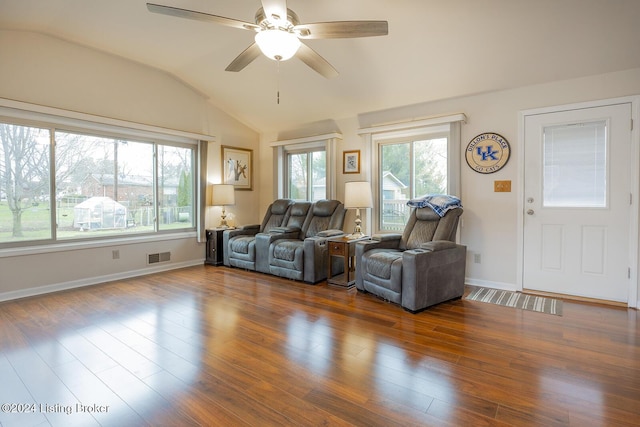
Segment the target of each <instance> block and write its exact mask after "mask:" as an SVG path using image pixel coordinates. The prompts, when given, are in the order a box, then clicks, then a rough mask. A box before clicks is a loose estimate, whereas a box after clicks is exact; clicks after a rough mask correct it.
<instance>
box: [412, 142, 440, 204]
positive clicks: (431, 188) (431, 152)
mask: <svg viewBox="0 0 640 427" xmlns="http://www.w3.org/2000/svg"><path fill="white" fill-rule="evenodd" d="M413 154H414V155H413V162H414V163H413V164H414V167H413V170H414V175H415V181H414V185H415V190H414V192H413V194H414V196H413V197H419V196H424V195H426V194H446V193H447V138H438V139H427V140H423V141H416V142H414V144H413Z"/></svg>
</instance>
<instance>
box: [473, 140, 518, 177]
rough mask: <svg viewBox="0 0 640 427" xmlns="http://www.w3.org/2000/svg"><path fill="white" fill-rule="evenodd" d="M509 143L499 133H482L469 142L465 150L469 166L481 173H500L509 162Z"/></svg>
mask: <svg viewBox="0 0 640 427" xmlns="http://www.w3.org/2000/svg"><path fill="white" fill-rule="evenodd" d="M510 154H511V148H510V147H509V141H507V140H506V139H505V138H504V137H503V136H502V135H499V134H497V133H491V132H486V133H481V134H480V135H478V136H476V137H475V138H473V139H472V140H471V141H469V144H468V145H467V149H466V150H465V157H466V159H467V164H468V165H469V167H470V168H471V169H473V170H474V171H476V172H479V173H494V172H498V171H499V170H500V169H502V168H503V167H504V165H506V164H507V162H508V161H509V155H510Z"/></svg>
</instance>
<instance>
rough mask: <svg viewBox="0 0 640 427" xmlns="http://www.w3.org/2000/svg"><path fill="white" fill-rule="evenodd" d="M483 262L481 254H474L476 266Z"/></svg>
mask: <svg viewBox="0 0 640 427" xmlns="http://www.w3.org/2000/svg"><path fill="white" fill-rule="evenodd" d="M481 261H482V258H481V257H480V254H473V262H474V263H476V264H480V262H481Z"/></svg>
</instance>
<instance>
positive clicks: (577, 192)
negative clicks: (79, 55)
mask: <svg viewBox="0 0 640 427" xmlns="http://www.w3.org/2000/svg"><path fill="white" fill-rule="evenodd" d="M606 130H607V128H606V122H605V121H604V120H603V121H597V122H591V123H578V124H571V125H559V126H549V127H545V128H544V131H543V132H544V135H543V139H544V142H543V149H544V156H543V158H544V164H543V205H544V206H546V207H606V206H607V137H606Z"/></svg>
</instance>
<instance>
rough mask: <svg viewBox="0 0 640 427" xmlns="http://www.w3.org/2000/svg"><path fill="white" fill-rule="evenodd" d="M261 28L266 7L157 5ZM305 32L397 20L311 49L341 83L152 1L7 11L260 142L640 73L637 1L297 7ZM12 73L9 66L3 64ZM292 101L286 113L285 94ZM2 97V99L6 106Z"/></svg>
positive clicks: (361, 2)
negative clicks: (442, 104) (142, 71)
mask: <svg viewBox="0 0 640 427" xmlns="http://www.w3.org/2000/svg"><path fill="white" fill-rule="evenodd" d="M153 2H154V3H159V4H163V5H168V6H175V7H180V8H185V9H192V10H197V11H201V12H206V13H211V14H215V15H221V16H225V17H229V18H234V19H239V20H243V21H249V22H253V17H254V15H255V12H256V10H257V9H258V8H259V7H260V1H259V0H218V1H216V0H153ZM287 5H288V7H289V8H290V9H292V10H293V11H295V12H296V13H297V14H298V16H299V18H300V21H301V23H309V22H323V21H336V20H387V21H388V22H389V35H388V36H384V37H371V38H363V39H331V40H307V41H306V43H307V44H308V45H309V46H310V47H312V48H313V49H314V50H316V51H317V52H318V53H319V54H321V55H322V56H323V57H324V58H325V59H326V60H328V61H329V62H330V63H331V64H332V65H333V66H334V67H335V68H336V69H337V70H338V71H339V72H340V75H339V76H338V77H337V78H334V79H330V80H327V79H325V78H323V77H321V76H320V75H318V74H317V73H316V72H314V71H313V70H311V69H310V68H308V67H307V66H306V65H304V64H303V63H302V62H301V61H299V60H297V59H295V58H294V59H292V60H290V61H286V62H283V63H282V64H281V65H280V71H279V75H278V71H277V70H278V67H277V63H276V62H275V61H271V60H269V59H267V58H265V57H263V56H261V57H260V58H258V59H257V60H256V61H254V62H253V63H251V64H249V65H248V66H247V67H246V68H245V69H244V70H243V71H241V72H239V73H231V72H226V71H224V69H225V68H226V66H227V65H228V64H229V63H230V62H231V61H232V60H233V59H234V58H235V57H236V56H237V55H238V54H239V53H240V52H241V51H242V50H244V49H245V48H246V47H247V46H249V45H250V44H251V43H252V42H253V36H254V33H252V32H250V31H243V30H239V29H236V28H231V27H224V26H221V25H217V24H213V23H206V22H200V21H193V20H188V19H181V18H175V17H169V16H165V15H159V14H155V13H150V12H149V11H148V10H147V8H146V1H145V0H0V28H4V29H24V30H32V31H38V32H42V33H46V34H50V35H54V36H57V37H60V38H62V39H65V40H68V41H72V42H76V43H79V44H82V45H86V46H90V47H94V48H96V49H99V50H102V51H106V52H109V53H112V54H115V55H119V56H122V57H125V58H129V59H132V60H134V61H137V62H139V63H143V64H147V65H149V66H152V67H156V68H159V69H161V70H165V71H166V72H169V73H171V74H172V75H174V76H176V77H177V78H179V79H181V80H183V81H184V82H186V83H187V84H188V85H190V86H192V87H194V88H195V89H197V90H198V91H200V92H202V93H203V94H206V95H207V96H208V97H209V99H210V102H211V103H213V104H214V105H216V106H218V107H220V108H222V109H223V110H225V111H226V112H228V113H229V114H231V115H232V116H235V117H237V118H238V119H239V120H241V121H242V122H244V123H246V124H247V125H248V126H250V127H252V128H253V129H255V130H257V131H260V132H268V131H279V130H287V129H292V128H296V127H300V126H302V125H305V124H311V123H315V122H321V121H325V120H329V119H342V118H347V117H354V116H357V115H358V114H360V113H365V112H370V111H377V110H381V109H387V108H393V107H398V106H403V105H410V104H415V103H421V102H427V101H432V100H438V99H445V98H451V97H456V96H462V95H468V94H473V93H482V92H487V91H493V90H499V89H506V88H514V87H519V86H525V85H531V84H536V83H543V82H547V81H553V80H562V79H568V78H574V77H580V76H586V75H592V74H600V73H605V72H611V71H617V70H623V69H630V68H640V52H639V46H640V24H639V23H640V1H639V0H322V1H317V0H316V1H311V0H289V1H288V4H287ZM0 61H1V60H0ZM278 86H279V89H280V104H279V105H278V104H276V93H277V90H278ZM0 96H1V94H0Z"/></svg>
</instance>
